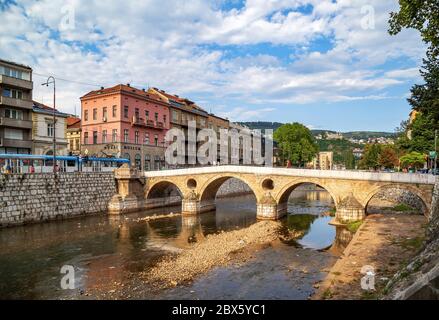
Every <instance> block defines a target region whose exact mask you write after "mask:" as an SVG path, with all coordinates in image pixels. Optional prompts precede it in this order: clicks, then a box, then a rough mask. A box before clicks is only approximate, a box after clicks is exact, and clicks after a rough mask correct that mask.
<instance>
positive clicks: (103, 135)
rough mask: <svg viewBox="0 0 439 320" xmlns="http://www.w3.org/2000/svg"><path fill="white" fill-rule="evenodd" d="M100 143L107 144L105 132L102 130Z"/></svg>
mask: <svg viewBox="0 0 439 320" xmlns="http://www.w3.org/2000/svg"><path fill="white" fill-rule="evenodd" d="M102 143H107V130H102Z"/></svg>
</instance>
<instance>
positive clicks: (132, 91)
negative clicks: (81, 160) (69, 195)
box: [81, 84, 170, 170]
mask: <svg viewBox="0 0 439 320" xmlns="http://www.w3.org/2000/svg"><path fill="white" fill-rule="evenodd" d="M81 113H82V119H81V129H82V131H81V139H82V142H81V153H82V154H83V155H88V156H98V157H117V158H127V159H130V161H131V164H132V165H135V166H136V167H138V168H139V169H142V170H158V169H161V168H163V167H165V147H166V145H165V134H166V132H167V130H168V129H169V128H170V111H169V104H168V103H167V101H166V100H165V99H163V98H161V97H160V96H158V95H155V94H153V93H150V92H146V90H140V89H136V88H134V87H132V86H130V85H129V84H127V85H122V84H119V85H116V86H114V87H111V88H101V89H100V90H95V91H91V92H89V93H87V94H86V95H84V96H83V97H81Z"/></svg>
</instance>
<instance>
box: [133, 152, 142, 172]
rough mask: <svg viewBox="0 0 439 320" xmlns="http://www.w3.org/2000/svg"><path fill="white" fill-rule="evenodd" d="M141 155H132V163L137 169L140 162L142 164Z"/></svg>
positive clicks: (139, 166)
mask: <svg viewBox="0 0 439 320" xmlns="http://www.w3.org/2000/svg"><path fill="white" fill-rule="evenodd" d="M141 159H142V157H141V156H140V154H138V153H137V154H136V155H135V157H134V165H135V166H136V167H137V169H139V170H140V169H141V164H142V160H141Z"/></svg>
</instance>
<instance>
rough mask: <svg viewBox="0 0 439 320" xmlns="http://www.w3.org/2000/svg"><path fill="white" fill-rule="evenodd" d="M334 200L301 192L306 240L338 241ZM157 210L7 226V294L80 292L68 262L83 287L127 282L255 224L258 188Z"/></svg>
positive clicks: (298, 218) (294, 208)
mask: <svg viewBox="0 0 439 320" xmlns="http://www.w3.org/2000/svg"><path fill="white" fill-rule="evenodd" d="M331 206H332V204H331V199H330V196H329V195H328V194H327V193H325V192H320V191H317V192H315V191H303V192H302V191H301V192H294V194H293V196H292V197H291V198H290V203H289V212H290V216H289V217H288V219H286V224H287V226H288V227H289V228H301V230H304V235H303V237H302V238H301V239H300V240H299V241H298V243H299V244H300V245H302V246H303V247H306V248H316V249H321V248H323V247H325V246H329V245H330V244H331V243H332V242H333V241H334V238H335V235H336V231H335V228H334V227H333V226H329V225H328V224H327V222H328V221H329V218H328V217H324V216H322V215H321V213H323V212H324V211H325V210H328V208H330V207H331ZM178 210H179V208H178V207H174V208H168V209H167V210H166V211H167V212H174V213H175V212H178ZM166 211H165V210H164V209H158V210H156V211H154V212H153V213H157V214H162V213H165V212H166ZM150 214H151V211H150V210H149V211H148V212H138V213H133V214H129V215H125V216H120V217H119V216H117V217H114V216H111V217H110V216H107V215H99V216H92V217H83V218H78V219H72V220H65V221H54V222H51V223H43V224H36V225H28V226H23V227H15V228H10V229H2V230H0V247H1V248H2V249H1V252H0V298H2V299H20V298H26V299H57V298H72V297H73V298H75V297H78V295H79V291H78V290H73V291H69V290H61V289H60V285H59V283H60V279H61V274H60V269H61V267H62V266H63V265H66V264H70V265H73V266H74V267H75V271H76V283H75V284H76V287H77V288H82V289H85V290H87V289H90V288H95V287H100V288H102V287H105V285H106V284H108V285H109V286H110V284H112V283H115V282H116V283H119V282H120V283H123V282H124V280H125V277H127V276H130V275H131V274H132V273H135V272H139V271H142V270H144V269H145V268H147V267H148V266H150V265H152V264H154V263H155V262H156V261H157V259H159V258H160V257H162V256H163V255H164V254H166V253H169V252H178V251H181V250H184V249H185V248H187V247H188V246H190V245H191V243H194V242H198V241H202V240H203V238H204V237H206V236H207V235H208V234H211V233H215V232H219V231H222V230H224V231H228V230H234V229H238V228H244V227H247V226H250V225H251V224H253V223H255V222H256V200H255V198H254V196H253V195H251V196H244V197H237V198H233V199H219V200H218V202H217V210H216V212H210V213H206V214H202V215H199V216H193V217H181V216H178V215H175V216H174V217H170V218H164V219H158V220H150V221H145V220H141V219H142V218H143V217H145V216H147V215H150ZM339 233H340V235H344V233H343V232H341V231H340V232H339V231H337V235H338V234H339ZM345 238H346V239H347V237H345ZM345 242H346V241H345ZM342 244H343V240H336V241H335V242H334V246H333V247H334V248H335V246H337V247H338V246H339V245H342ZM334 250H335V249H334Z"/></svg>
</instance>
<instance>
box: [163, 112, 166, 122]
mask: <svg viewBox="0 0 439 320" xmlns="http://www.w3.org/2000/svg"><path fill="white" fill-rule="evenodd" d="M163 124H166V114H164V115H163Z"/></svg>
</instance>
